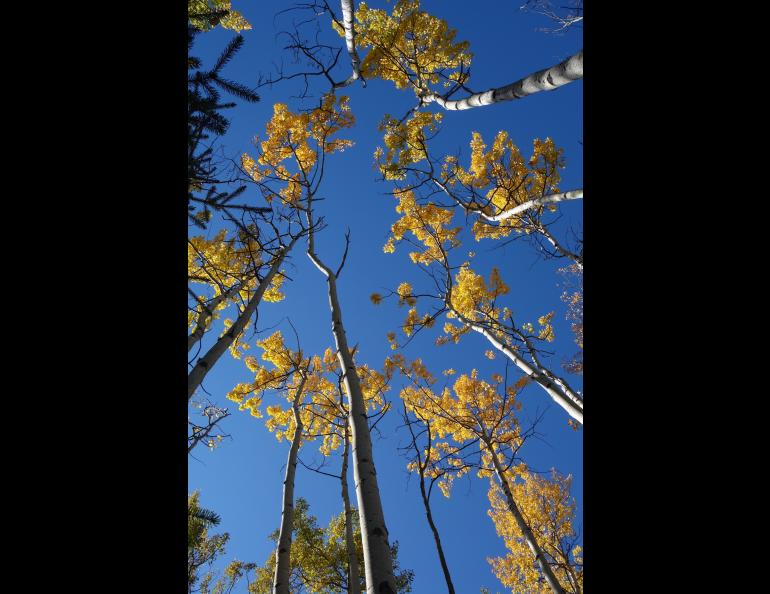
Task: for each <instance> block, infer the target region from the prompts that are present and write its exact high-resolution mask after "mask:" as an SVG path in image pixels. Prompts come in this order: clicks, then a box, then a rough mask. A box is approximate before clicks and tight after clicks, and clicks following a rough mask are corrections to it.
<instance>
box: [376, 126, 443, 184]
mask: <svg viewBox="0 0 770 594" xmlns="http://www.w3.org/2000/svg"><path fill="white" fill-rule="evenodd" d="M442 118H443V114H441V113H435V114H432V113H427V112H416V113H415V114H413V115H412V116H411V117H410V118H409V119H408V120H407V121H406V122H404V123H399V121H398V120H396V119H394V118H392V117H390V116H389V115H386V116H385V118H384V119H383V121H382V122H381V123H380V126H379V129H380V131H384V132H385V136H384V139H383V140H384V142H385V150H383V149H382V148H380V147H377V150H376V151H375V153H374V158H375V160H376V161H377V165H378V167H379V169H380V173H381V174H382V176H383V177H384V178H385V179H389V180H394V179H404V178H405V177H406V172H405V171H404V168H405V167H408V166H410V165H413V164H414V163H419V162H420V161H422V160H424V159H427V158H428V153H427V146H426V142H427V140H428V136H429V134H430V135H433V134H435V133H436V131H437V130H438V124H439V123H440V122H441V120H442ZM426 132H427V133H428V134H426Z"/></svg>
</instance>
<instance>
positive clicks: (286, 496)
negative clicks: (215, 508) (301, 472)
mask: <svg viewBox="0 0 770 594" xmlns="http://www.w3.org/2000/svg"><path fill="white" fill-rule="evenodd" d="M305 380H306V377H305V376H304V375H303V376H302V381H301V382H300V384H299V387H298V388H297V393H296V394H295V396H294V403H293V404H292V409H293V410H294V423H295V424H296V427H295V429H294V437H293V438H292V440H291V448H289V459H288V460H287V461H286V475H285V477H284V480H283V509H282V510H281V529H280V532H279V536H278V549H277V550H276V551H275V574H274V575H273V594H289V577H290V576H291V533H292V532H293V531H294V476H295V474H296V472H297V452H298V451H299V445H300V442H301V441H302V419H301V418H300V415H299V401H300V398H301V397H302V389H303V388H304V387H305Z"/></svg>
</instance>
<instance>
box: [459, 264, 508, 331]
mask: <svg viewBox="0 0 770 594" xmlns="http://www.w3.org/2000/svg"><path fill="white" fill-rule="evenodd" d="M509 291H510V289H509V288H508V285H506V284H505V282H504V281H503V279H502V277H501V276H500V271H499V270H498V269H497V268H492V272H491V273H490V275H489V283H487V282H486V281H485V280H484V277H483V276H481V275H480V274H477V273H476V272H474V271H473V269H472V268H470V266H462V267H461V268H460V270H459V271H458V272H457V274H456V275H455V283H454V286H453V288H452V295H451V301H450V305H451V307H452V310H453V311H452V312H450V314H452V315H448V316H447V317H453V318H454V317H457V316H458V315H459V316H462V317H463V318H465V319H467V320H471V321H475V320H480V319H484V320H487V321H489V320H498V319H499V318H500V314H501V311H500V308H498V307H497V306H496V304H495V300H496V299H497V297H499V296H500V295H507V294H508V292H509Z"/></svg>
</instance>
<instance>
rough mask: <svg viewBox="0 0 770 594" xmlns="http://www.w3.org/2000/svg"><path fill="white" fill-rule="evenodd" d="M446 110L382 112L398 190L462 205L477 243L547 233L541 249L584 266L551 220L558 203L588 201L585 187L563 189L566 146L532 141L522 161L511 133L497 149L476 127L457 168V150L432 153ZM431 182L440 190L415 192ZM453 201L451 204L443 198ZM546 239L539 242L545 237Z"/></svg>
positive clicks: (389, 176)
mask: <svg viewBox="0 0 770 594" xmlns="http://www.w3.org/2000/svg"><path fill="white" fill-rule="evenodd" d="M441 121H442V116H441V114H429V113H416V114H414V115H412V116H411V117H410V118H409V119H408V120H406V121H405V122H401V121H398V120H396V119H394V118H392V117H390V116H385V118H384V119H383V121H382V123H381V124H380V130H382V131H383V132H384V136H383V141H384V145H385V146H384V148H382V147H378V148H377V150H376V151H375V159H376V161H377V164H378V167H379V170H380V173H381V174H382V176H383V178H384V179H386V180H389V181H392V182H394V183H396V184H397V186H398V189H397V191H396V192H395V193H396V194H400V193H402V192H406V191H411V192H412V195H414V197H415V200H417V201H418V202H419V203H420V204H433V205H435V206H436V207H437V208H452V207H459V208H461V209H462V210H464V211H465V212H466V213H471V214H474V215H476V220H475V222H474V224H473V226H472V232H473V235H474V237H475V239H476V241H481V240H482V239H487V238H490V239H501V238H506V237H509V236H510V235H511V234H515V235H516V236H528V237H530V238H538V239H539V238H542V240H543V241H544V242H545V245H542V247H541V252H543V253H544V254H546V255H549V256H554V257H566V258H569V259H570V260H572V262H573V263H574V264H575V265H577V266H578V267H580V268H581V269H582V267H583V256H582V253H576V252H575V251H574V250H571V249H569V248H568V247H567V246H566V245H565V244H564V242H563V241H562V240H559V239H557V238H556V236H555V235H554V234H553V233H552V232H551V230H550V228H549V224H548V222H547V221H546V215H547V214H548V213H549V212H554V211H556V206H555V205H556V204H557V203H559V202H564V201H569V200H578V199H582V198H583V190H582V189H575V190H569V191H566V192H564V191H562V190H561V189H560V187H559V182H560V181H561V175H560V170H562V169H563V168H564V167H565V162H564V158H563V150H562V149H560V148H558V147H556V145H555V144H554V142H553V140H551V139H550V138H546V139H545V140H540V139H538V138H536V139H535V140H534V141H533V149H532V154H531V156H530V157H529V158H528V159H525V158H524V156H523V155H522V153H521V151H520V150H519V148H518V147H517V146H516V145H515V144H514V143H513V142H512V141H511V139H510V137H509V136H508V133H507V132H505V131H503V130H501V131H500V132H498V133H497V135H496V137H495V139H494V142H493V143H492V146H491V147H489V150H488V151H487V150H486V149H487V145H486V144H485V143H484V139H483V138H482V136H481V134H479V133H478V132H474V133H473V134H472V139H471V142H470V149H471V154H470V164H469V166H468V167H467V168H465V167H463V166H462V165H460V163H459V162H458V159H457V157H455V156H452V155H447V156H444V157H443V158H439V159H437V158H434V157H433V156H431V154H430V151H429V144H430V139H431V138H432V137H433V136H435V134H437V133H438V131H439V124H440V123H441ZM427 187H433V188H434V189H438V190H439V193H438V196H436V192H435V191H433V192H429V191H422V192H421V193H422V195H419V194H418V193H417V191H418V189H420V190H423V189H424V188H427ZM442 197H446V198H448V204H447V203H445V202H442V201H441V198H442ZM540 243H541V244H542V242H540Z"/></svg>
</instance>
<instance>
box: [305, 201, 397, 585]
mask: <svg viewBox="0 0 770 594" xmlns="http://www.w3.org/2000/svg"><path fill="white" fill-rule="evenodd" d="M309 212H310V205H308V228H310V229H312V228H313V225H312V217H311V215H310V214H309ZM313 235H314V233H313V232H312V231H311V232H310V234H309V238H308V252H307V254H308V257H309V258H310V260H311V261H312V262H313V264H315V266H316V267H317V268H318V270H320V271H321V272H322V273H323V274H324V276H325V277H326V283H327V286H328V291H329V307H330V309H331V314H332V334H333V335H334V342H335V346H336V347H337V359H338V361H339V364H340V368H341V370H342V373H343V377H344V378H345V379H344V382H345V390H346V391H347V394H348V403H349V406H348V408H349V413H348V415H349V418H350V425H351V431H352V434H353V439H352V442H353V461H354V465H353V476H354V478H355V482H356V498H357V500H358V516H359V519H360V523H361V540H362V543H363V548H364V569H365V573H366V592H367V594H396V582H395V579H394V578H393V561H392V560H391V558H390V544H389V543H388V529H387V528H386V527H385V516H384V514H383V511H382V502H381V501H380V489H379V487H378V486H377V472H376V470H375V468H374V458H373V456H372V440H371V436H370V435H369V421H368V419H367V417H366V407H365V405H364V395H363V393H362V391H361V383H360V381H359V378H358V373H357V372H356V368H355V364H354V363H353V357H352V356H351V355H350V350H349V349H348V341H347V337H346V336H345V328H344V326H343V325H342V310H341V309H340V303H339V299H338V297H337V277H336V275H335V274H334V273H333V272H332V271H331V269H330V268H329V267H328V266H326V265H325V264H324V263H323V262H321V260H319V259H318V257H317V256H316V254H315V250H314V246H313V243H314V242H313Z"/></svg>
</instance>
